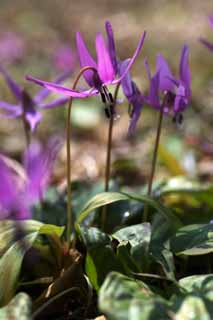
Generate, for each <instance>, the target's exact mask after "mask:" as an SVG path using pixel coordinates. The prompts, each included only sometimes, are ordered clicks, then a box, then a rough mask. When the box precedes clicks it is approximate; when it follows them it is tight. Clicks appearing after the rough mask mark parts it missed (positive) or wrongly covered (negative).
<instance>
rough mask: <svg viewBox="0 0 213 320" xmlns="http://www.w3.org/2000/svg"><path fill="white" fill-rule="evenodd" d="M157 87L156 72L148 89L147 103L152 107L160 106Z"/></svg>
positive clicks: (158, 80) (158, 83)
mask: <svg viewBox="0 0 213 320" xmlns="http://www.w3.org/2000/svg"><path fill="white" fill-rule="evenodd" d="M159 87H160V75H159V72H157V73H156V74H155V75H154V76H153V77H152V79H151V81H150V89H149V98H148V99H149V103H150V104H151V105H152V106H153V107H154V108H157V109H159V108H160V98H159Z"/></svg>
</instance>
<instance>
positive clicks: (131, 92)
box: [119, 60, 145, 135]
mask: <svg viewBox="0 0 213 320" xmlns="http://www.w3.org/2000/svg"><path fill="white" fill-rule="evenodd" d="M127 63H128V61H127V60H125V61H123V62H121V63H120V64H119V71H120V72H121V73H123V70H125V69H126V64H127ZM121 85H122V89H123V92H124V95H125V96H126V98H127V100H128V102H129V105H130V106H131V107H132V110H131V112H130V124H129V129H128V134H129V135H131V134H132V133H133V132H134V130H135V128H136V124H137V122H138V119H139V118H140V114H141V110H142V107H143V105H144V101H145V98H144V96H143V94H142V93H141V92H140V90H139V89H138V87H137V85H136V83H135V82H134V81H133V80H132V78H131V76H130V73H129V72H128V73H127V74H126V76H125V77H124V78H123V80H122V81H121Z"/></svg>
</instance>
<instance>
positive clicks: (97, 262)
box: [78, 227, 125, 290]
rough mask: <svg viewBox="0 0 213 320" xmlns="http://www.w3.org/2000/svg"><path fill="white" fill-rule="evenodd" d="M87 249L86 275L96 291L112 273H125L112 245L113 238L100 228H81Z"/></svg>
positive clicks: (79, 230)
mask: <svg viewBox="0 0 213 320" xmlns="http://www.w3.org/2000/svg"><path fill="white" fill-rule="evenodd" d="M78 232H80V236H81V238H82V240H83V242H84V244H85V246H86V248H87V256H86V273H87V276H88V278H89V280H90V282H91V284H92V285H93V287H94V288H95V289H96V290H99V287H100V285H101V284H102V283H103V281H104V279H105V277H106V275H107V274H108V273H109V272H110V271H113V270H114V271H120V272H125V270H124V268H123V266H122V264H121V262H120V261H119V259H118V257H117V256H116V254H115V252H114V250H113V247H112V245H111V237H110V236H108V235H107V234H105V233H104V232H102V231H100V230H99V229H98V228H83V227H81V228H79V229H78Z"/></svg>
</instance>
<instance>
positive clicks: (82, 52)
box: [76, 32, 97, 87]
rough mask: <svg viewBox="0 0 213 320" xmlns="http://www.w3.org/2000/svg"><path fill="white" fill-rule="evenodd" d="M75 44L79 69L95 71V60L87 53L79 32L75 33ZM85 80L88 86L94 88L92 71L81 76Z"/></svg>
mask: <svg viewBox="0 0 213 320" xmlns="http://www.w3.org/2000/svg"><path fill="white" fill-rule="evenodd" d="M76 43H77V49H78V55H79V59H80V65H81V68H83V67H86V66H90V67H93V68H95V69H97V64H96V62H95V60H94V59H93V58H92V56H91V54H90V53H89V50H88V49H87V46H86V44H85V42H84V40H83V37H82V36H81V34H80V32H77V33H76ZM83 76H84V78H85V80H86V81H87V83H88V85H89V86H90V87H93V86H94V81H93V76H94V72H93V71H92V70H87V71H85V72H84V74H83Z"/></svg>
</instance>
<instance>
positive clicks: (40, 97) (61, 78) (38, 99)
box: [33, 70, 72, 103]
mask: <svg viewBox="0 0 213 320" xmlns="http://www.w3.org/2000/svg"><path fill="white" fill-rule="evenodd" d="M71 74H72V72H71V70H68V71H66V72H64V73H63V74H61V75H60V76H59V77H57V78H56V79H55V80H54V81H53V82H54V83H56V84H59V83H61V82H63V81H64V80H66V79H67V78H68V77H69V76H70V75H71ZM49 94H50V91H49V90H48V89H46V88H45V89H42V90H40V91H39V92H38V93H37V94H36V95H35V96H34V98H33V100H34V101H35V103H40V102H41V101H42V100H44V99H45V98H46V97H47V96H48V95H49Z"/></svg>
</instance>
